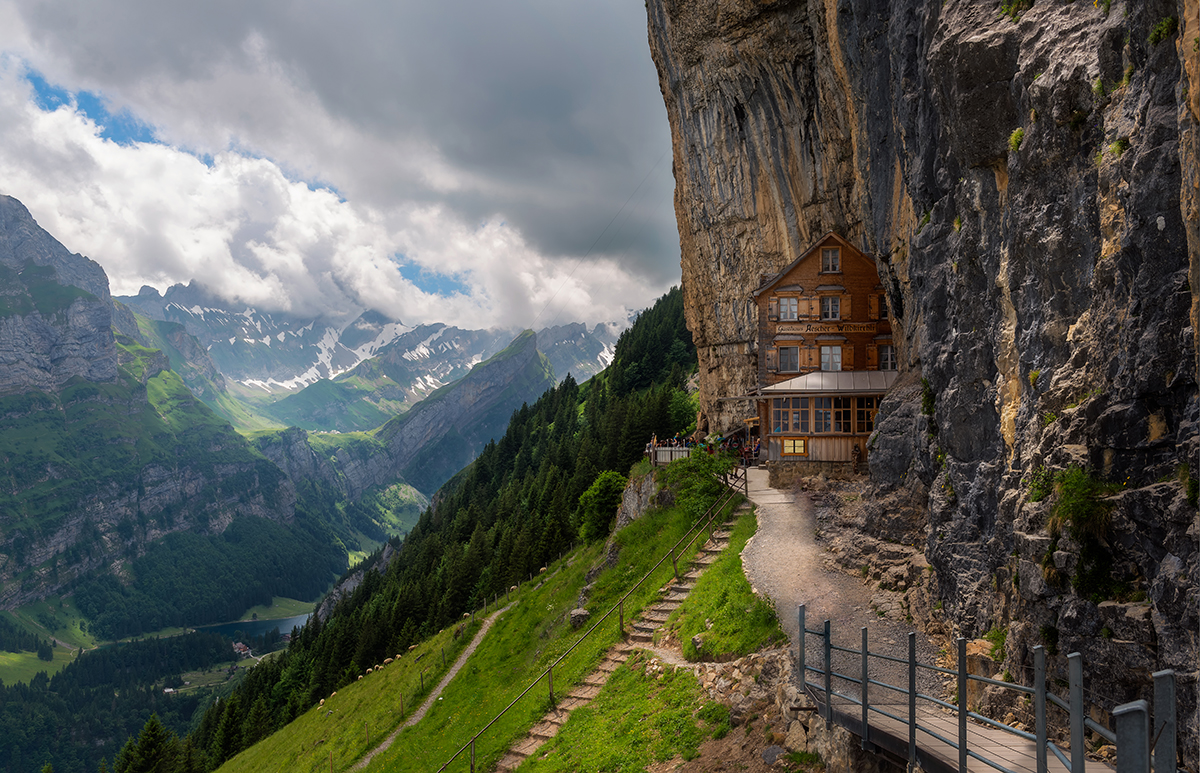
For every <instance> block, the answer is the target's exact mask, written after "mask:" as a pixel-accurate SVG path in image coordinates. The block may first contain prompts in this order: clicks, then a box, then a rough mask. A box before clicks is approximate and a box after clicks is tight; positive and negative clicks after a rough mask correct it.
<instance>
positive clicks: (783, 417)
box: [771, 397, 808, 433]
mask: <svg viewBox="0 0 1200 773" xmlns="http://www.w3.org/2000/svg"><path fill="white" fill-rule="evenodd" d="M771 432H772V433H780V432H808V398H807V397H776V398H775V399H774V400H772V401H771Z"/></svg>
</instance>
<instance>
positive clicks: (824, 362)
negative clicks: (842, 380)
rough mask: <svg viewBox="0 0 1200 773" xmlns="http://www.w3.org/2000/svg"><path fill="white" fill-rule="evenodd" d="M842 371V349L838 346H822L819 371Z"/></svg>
mask: <svg viewBox="0 0 1200 773" xmlns="http://www.w3.org/2000/svg"><path fill="white" fill-rule="evenodd" d="M841 369H842V347H840V346H822V347H821V370H841Z"/></svg>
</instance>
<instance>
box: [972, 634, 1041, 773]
mask: <svg viewBox="0 0 1200 773" xmlns="http://www.w3.org/2000/svg"><path fill="white" fill-rule="evenodd" d="M958 773H967V640H966V639H964V638H963V637H961V636H960V637H958ZM1038 773H1046V772H1045V770H1039V771H1038Z"/></svg>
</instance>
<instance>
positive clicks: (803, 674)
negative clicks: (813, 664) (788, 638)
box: [797, 604, 808, 690]
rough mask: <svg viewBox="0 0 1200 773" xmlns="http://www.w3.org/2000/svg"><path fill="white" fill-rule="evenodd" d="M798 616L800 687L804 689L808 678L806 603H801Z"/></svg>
mask: <svg viewBox="0 0 1200 773" xmlns="http://www.w3.org/2000/svg"><path fill="white" fill-rule="evenodd" d="M797 616H798V617H799V618H800V689H801V690H803V689H804V685H805V683H806V682H807V680H808V670H807V669H806V661H805V658H804V648H805V646H806V645H805V641H804V605H803V604H801V605H800V608H799V610H797Z"/></svg>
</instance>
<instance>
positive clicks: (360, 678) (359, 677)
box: [358, 674, 362, 682]
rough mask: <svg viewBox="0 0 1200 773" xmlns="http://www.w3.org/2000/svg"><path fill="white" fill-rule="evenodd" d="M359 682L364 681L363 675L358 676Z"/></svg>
mask: <svg viewBox="0 0 1200 773" xmlns="http://www.w3.org/2000/svg"><path fill="white" fill-rule="evenodd" d="M358 681H360V682H361V681H362V674H359V675H358Z"/></svg>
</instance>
